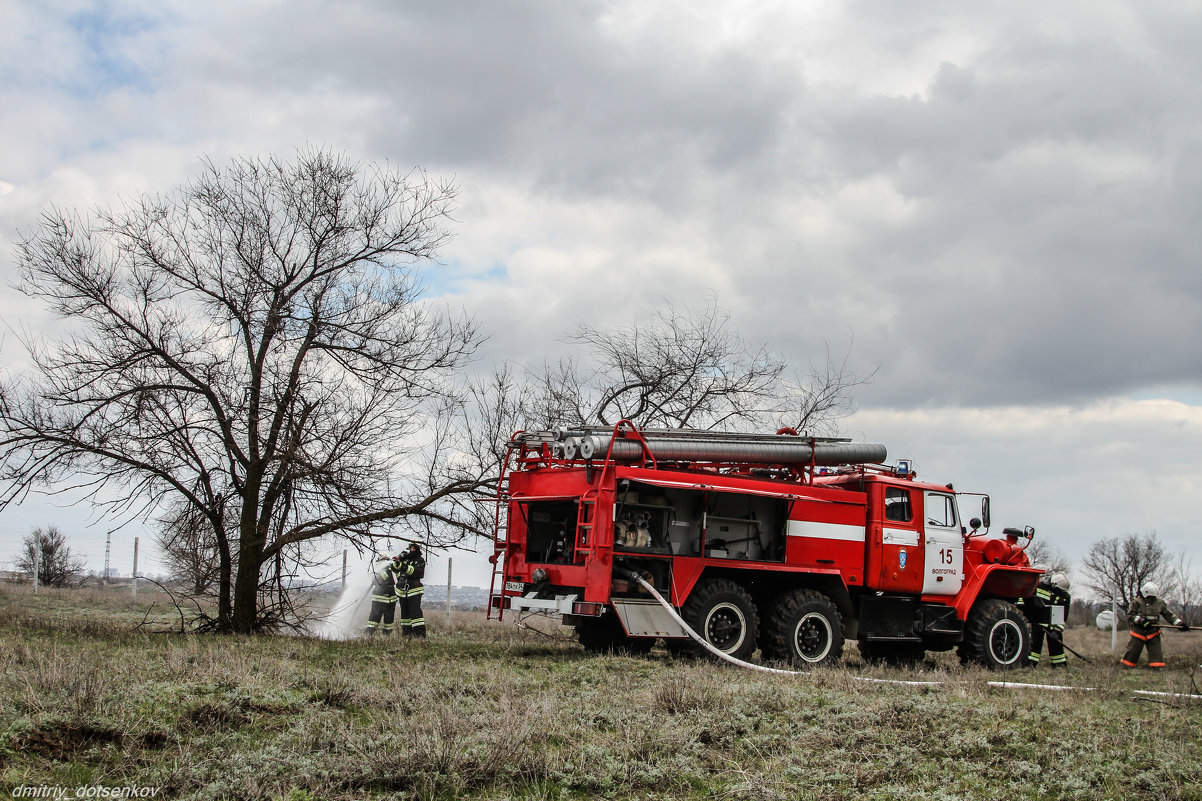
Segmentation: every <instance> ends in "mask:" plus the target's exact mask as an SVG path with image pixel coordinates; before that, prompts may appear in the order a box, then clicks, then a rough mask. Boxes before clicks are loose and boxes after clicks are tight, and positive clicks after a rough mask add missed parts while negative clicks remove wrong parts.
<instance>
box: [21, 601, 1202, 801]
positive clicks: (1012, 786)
mask: <svg viewBox="0 0 1202 801" xmlns="http://www.w3.org/2000/svg"><path fill="white" fill-rule="evenodd" d="M155 600H157V601H158V605H157V606H156V607H155V609H156V610H157V611H156V612H155V613H154V614H157V612H158V611H162V609H163V604H162V601H163V599H162V598H161V597H160V598H157V599H156V598H155V596H154V595H153V594H152V593H151V592H149V591H147V592H140V593H139V597H138V602H137V603H133V602H132V601H131V600H130V599H129V595H128V591H127V590H126V591H122V592H112V591H110V592H104V591H100V590H92V591H78V590H77V591H65V590H64V591H47V590H43V591H42V592H41V593H39V594H38V595H37V596H36V597H35V596H33V595H32V594H31V593H30V589H29V588H28V587H19V586H3V585H0V789H2V790H3V792H5V793H6V794H7V795H8V796H10V797H14V798H19V797H38V796H35V795H33V793H34V792H39V793H43V794H46V793H52V792H57V791H61V792H63V793H64V795H63V797H68V798H75V797H93V798H106V797H156V798H187V799H290V800H291V801H299V800H300V799H392V798H396V799H411V798H415V799H442V798H445V799H459V798H466V799H518V798H522V799H527V798H529V799H592V798H605V799H636V798H656V799H749V800H750V799H754V800H755V801H768V800H770V799H826V798H831V799H835V798H838V799H843V798H869V799H914V800H918V799H965V798H980V799H1008V800H1010V799H1049V798H1067V799H1089V801H1101V800H1102V799H1140V801H1148V800H1150V799H1202V700H1199V699H1195V698H1189V697H1186V695H1185V694H1188V693H1196V692H1197V685H1198V684H1199V683H1202V669H1200V668H1198V665H1199V663H1200V662H1202V634H1199V633H1193V632H1191V633H1188V634H1182V633H1179V632H1169V633H1168V634H1167V635H1166V638H1167V646H1168V652H1169V662H1170V666H1169V668H1168V669H1167V670H1165V671H1163V672H1160V673H1152V672H1149V671H1147V670H1138V671H1129V672H1120V671H1119V669H1118V668H1117V667H1116V664H1115V663H1116V661H1117V658H1116V657H1115V656H1114V655H1112V654H1111V653H1110V650H1109V646H1110V639H1109V635H1108V634H1102V633H1100V632H1097V631H1087V630H1070V632H1069V637H1068V641H1069V643H1070V645H1072V646H1073V647H1074V648H1075V649H1076V650H1078V651H1080V652H1081V653H1082V654H1084V655H1085V656H1086V657H1088V658H1090V659H1091V660H1092V664H1086V663H1084V662H1081V661H1077V660H1074V661H1073V662H1071V663H1070V665H1071V666H1070V668H1069V669H1068V670H1065V671H1059V672H1056V673H1053V672H1052V671H1051V670H1050V669H1048V668H1046V667H1044V668H1040V669H1038V670H1036V671H1024V672H1022V673H1018V674H1007V675H1006V676H1004V677H1003V676H999V675H997V674H990V673H987V672H984V671H981V670H978V669H975V668H971V669H969V668H962V667H960V665H959V664H958V663H957V661H956V659H955V657H954V655H952V654H939V655H937V656H936V657H934V658H932V659H930V660H928V661H927V662H926V663H925V664H923V665H921V666H919V667H916V668H913V669H906V670H903V669H892V668H880V667H869V666H866V665H864V664H862V663H861V661H860V660H859V658H858V656H857V654H856V650H855V647H854V646H849V647H848V649H847V652H846V655H845V659H844V663H843V665H842V666H840V667H838V668H831V669H823V670H817V671H814V672H811V673H807V674H805V675H801V676H777V675H769V674H764V673H757V672H752V671H746V670H741V669H738V668H735V667H732V666H728V665H724V664H715V663H711V662H708V661H701V660H689V659H676V658H673V657H671V656H669V655H668V654H667V653H666V652H661V651H660V650H659V649H657V650H656V651H654V652H653V653H652V654H651V655H650V656H648V657H645V658H637V657H636V658H631V657H621V656H610V657H595V656H588V655H586V654H585V653H584V651H583V650H582V649H581V648H580V647H579V646H577V645H576V644H575V643H574V642H573V641H571V640H570V639H567V638H566V637H565V636H564V630H560V629H558V628H555V627H551V626H546V625H543V626H542V628H543V629H545V633H538V632H537V631H533V630H530V629H524V628H519V627H517V626H514V625H513V624H512V623H508V624H506V625H500V624H496V623H486V622H485V621H484V620H483V615H482V614H471V615H469V614H466V613H461V614H457V616H456V617H455V618H454V620H453V626H452V627H451V628H450V629H448V628H447V627H446V625H445V617H444V615H443V614H441V613H436V614H431V615H429V620H430V624H431V632H430V634H431V636H430V638H429V639H428V640H426V641H424V642H414V641H405V640H401V639H400V638H392V639H384V638H381V639H378V640H363V639H360V640H352V641H348V642H333V641H324V640H318V639H311V638H301V637H261V638H221V637H211V636H196V635H191V636H185V635H179V634H164V633H154V632H152V631H149V630H148V629H149V628H150V627H149V626H146V625H143V626H141V627H138V624H139V623H140V622H141V621H142V620H143V619H144V617H145V614H146V611H147V609H148V608H149V607H150V605H151V603H152V602H154V601H155ZM152 616H153V615H152ZM160 622H167V619H166V618H163V619H162V620H161V621H160ZM1121 645H1122V642H1121V641H1120V647H1121ZM999 678H1005V679H1007V680H1014V681H1018V682H1024V683H1052V682H1055V683H1062V684H1071V685H1073V686H1076V687H1090V688H1095V689H1091V690H1075V691H1074V690H1068V691H1065V690H1038V689H1029V688H1028V689H1024V688H1000V687H994V686H990V684H989V682H991V681H995V680H998V679H999ZM865 679H878V680H886V681H877V682H874V681H865ZM889 681H923V682H937V684H934V685H924V686H911V685H904V684H896V683H887V682H889ZM1141 690H1142V691H1152V692H1157V693H1164V695H1138V694H1136V691H1141ZM152 793H153V795H152ZM42 797H45V796H44V795H43V796H42Z"/></svg>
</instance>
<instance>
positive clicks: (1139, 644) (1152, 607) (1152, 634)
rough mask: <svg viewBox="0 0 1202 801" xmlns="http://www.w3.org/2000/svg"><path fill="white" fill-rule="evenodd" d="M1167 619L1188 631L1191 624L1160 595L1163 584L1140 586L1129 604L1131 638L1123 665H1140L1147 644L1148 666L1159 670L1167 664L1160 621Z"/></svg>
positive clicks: (1128, 617) (1128, 615)
mask: <svg viewBox="0 0 1202 801" xmlns="http://www.w3.org/2000/svg"><path fill="white" fill-rule="evenodd" d="M1162 617H1163V618H1164V619H1165V620H1167V621H1168V622H1169V623H1172V624H1173V625H1174V626H1176V627H1177V628H1179V629H1181V630H1182V631H1189V624H1188V623H1186V622H1184V621H1183V620H1182V619H1181V618H1179V617H1177V616H1176V615H1175V614H1173V613H1172V612H1171V611H1169V607H1168V605H1167V604H1165V602H1164V599H1163V598H1161V597H1160V587H1158V586H1157V585H1156V583H1155V582H1152V581H1149V582H1148V583H1147V584H1144V586H1142V587H1140V588H1139V595H1137V596H1136V597H1135V600H1133V601H1132V602H1131V605H1130V606H1128V607H1127V620H1128V622H1130V623H1131V639H1130V640H1129V641H1128V642H1127V651H1126V652H1125V653H1124V654H1123V658H1122V660H1121V664H1122V666H1123V667H1128V668H1133V667H1135V666H1136V665H1138V664H1139V654H1140V652H1141V651H1143V649H1144V647H1145V646H1146V647H1147V649H1148V667H1150V668H1152V669H1153V670H1158V669H1160V668H1163V667H1164V644H1163V643H1162V642H1161V635H1160V626H1159V625H1158V624H1157V621H1158V620H1160V618H1162Z"/></svg>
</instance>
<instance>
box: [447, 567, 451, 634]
mask: <svg viewBox="0 0 1202 801" xmlns="http://www.w3.org/2000/svg"><path fill="white" fill-rule="evenodd" d="M451 561H452V560H451V557H449V556H448V557H447V631H450V629H451Z"/></svg>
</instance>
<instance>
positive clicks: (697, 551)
mask: <svg viewBox="0 0 1202 801" xmlns="http://www.w3.org/2000/svg"><path fill="white" fill-rule="evenodd" d="M509 448H510V450H509V462H508V463H507V465H506V468H505V470H504V472H503V474H502V476H501V483H500V491H499V494H498V507H497V533H496V538H495V553H494V556H493V563H494V566H495V572H494V575H493V584H492V587H491V588H490V604H489V614H490V615H493V614H495V615H496V616H498V617H502V616H504V615H505V614H506V613H511V614H513V613H522V614H525V613H539V614H546V615H553V616H558V617H560V618H561V620H562V622H563V623H564V624H565V625H570V626H574V627H575V630H576V633H577V636H578V637H579V640H580V642H581V643H582V644H583V645H584V646H585V648H587V649H589V650H591V651H612V650H620V651H630V652H643V651H648V650H650V649H651V647H652V646H653V645H654V644H655V642H656V641H657V640H661V639H662V640H663V642H664V643H665V645H667V647H668V648H669V649H699V648H700V647H701V646H700V644H699V643H698V642H694V641H693V639H691V638H690V636H689V634H688V633H687V631H686V629H685V628H684V627H683V626H681V625H680V621H681V620H682V621H683V622H685V623H687V625H688V627H689V628H691V629H693V631H694V632H696V633H697V634H698V635H699V637H701V638H704V640H705V641H706V642H707V643H708V644H709V645H710V646H711V647H712V648H716V649H717V650H719V651H721V652H722V653H724V654H727V655H729V656H732V657H734V658H737V659H747V658H748V657H749V656H751V655H752V653H753V652H754V651H756V649H759V651H760V652H761V654H762V656H763V657H764V658H766V659H769V660H784V661H787V662H791V663H793V664H795V665H814V664H820V663H824V662H829V661H833V660H836V659H838V658H839V657H840V656H841V654H842V651H843V646H844V642H845V640H848V639H851V640H855V641H857V642H858V645H859V650H860V653H861V655H863V656H864V657H865V658H867V659H882V660H888V661H910V660H914V659H917V658H919V657H921V656H922V654H923V653H924V652H925V651H943V650H950V649H952V648H958V649H959V654H960V658H961V660H962V661H964V662H977V663H980V664H983V665H985V666H987V667H990V668H994V669H1005V668H1010V667H1015V666H1019V665H1022V664H1023V663H1024V662H1025V661H1026V656H1027V652H1028V650H1029V647H1030V640H1031V629H1030V623H1029V622H1028V621H1027V618H1026V617H1024V615H1023V613H1022V611H1021V610H1020V609H1019V608H1018V606H1017V605H1016V603H1017V602H1018V601H1019V600H1020V599H1022V598H1024V597H1027V596H1029V595H1031V593H1032V592H1033V591H1034V589H1035V586H1036V584H1037V583H1038V581H1039V577H1040V575H1041V572H1042V571H1040V570H1037V569H1035V568H1032V567H1031V565H1030V562H1029V561H1028V559H1027V556H1026V554H1025V553H1024V551H1025V546H1026V544H1028V543H1029V541H1030V538H1031V537H1032V536H1033V535H1034V530H1033V529H1031V528H1030V527H1027V528H1026V529H1023V530H1019V529H1005V530H1004V532H1003V534H1004V536H1003V537H1002V538H997V537H990V536H989V534H988V530H989V497H988V496H987V495H983V494H980V493H959V492H957V491H956V490H955V489H953V487H952V485H951V484H933V483H927V482H923V481H919V480H918V478H917V476H916V474H915V472H914V471H913V470H912V469H911V466H910V464H909V463H907V462H906V461H905V460H903V461H900V462H899V463H898V464H897V465H893V466H887V465H885V464H884V461H885V458H886V451H885V448H884V446H881V445H866V444H860V443H852V442H850V441H848V440H845V439H833V438H815V437H808V436H798V435H796V433H795V432H792V431H790V430H783V431H781V432H778V433H777V434H775V435H755V434H751V435H747V434H727V433H712V432H701V431H684V430H654V431H652V430H645V431H640V430H638V429H637V428H636V427H635V426H633V425H631V424H630V423H629V422H626V421H623V422H621V423H619V424H618V425H617V426H615V427H614V428H613V429H608V428H605V429H599V428H579V429H574V430H567V429H563V428H561V429H559V430H557V431H549V432H519V433H518V434H515V435H514V437H513V440H512V441H511V442H510V444H509ZM968 495H972V496H975V498H977V499H979V500H980V503H981V516H980V519H977V518H974V519H973V520H972V521H971V522H970V523H969V525H968V526H965V525H964V524H963V523H962V521H961V517H960V510H959V500H960V498H961V497H964V496H968ZM974 502H975V501H974ZM1023 540H1025V541H1026V542H1023ZM639 579H642V581H645V582H646V584H647V585H650V586H651V587H653V588H654V589H655V590H656V591H657V592H658V593H659V594H660V595H662V596H663V597H664V598H665V599H666V600H667V601H668V602H669V603H670V605H671V607H673V609H674V610H677V611H678V617H679V618H680V620H677V619H676V618H677V616H676V615H673V614H671V613H670V612H669V611H668V610H666V609H665V608H664V607H663V606H661V604H660V603H659V602H658V601H657V600H656V599H654V598H653V597H651V595H650V593H649V592H648V591H647V589H646V588H645V586H644V584H643V583H642V582H640V580H639Z"/></svg>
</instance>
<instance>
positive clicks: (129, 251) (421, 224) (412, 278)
mask: <svg viewBox="0 0 1202 801" xmlns="http://www.w3.org/2000/svg"><path fill="white" fill-rule="evenodd" d="M455 196H456V190H455V188H454V187H453V186H449V185H446V184H442V183H437V182H433V181H431V180H429V179H428V178H427V177H426V176H425V174H423V173H421V172H420V171H413V172H408V173H404V172H398V171H395V170H393V169H391V168H388V167H381V166H376V165H372V166H365V165H362V164H358V163H354V162H351V161H349V160H347V159H346V158H345V157H342V156H338V155H335V154H332V153H329V152H326V151H321V150H309V151H302V152H299V153H298V154H297V155H296V157H295V159H294V160H292V161H285V160H281V159H278V158H269V159H266V160H264V159H255V158H240V159H235V160H233V161H232V162H231V163H230V164H228V165H226V166H218V165H216V164H214V163H212V162H210V161H206V162H205V163H204V169H203V171H202V173H201V174H200V175H199V177H197V178H196V179H194V180H192V181H191V182H189V183H187V184H185V185H183V186H182V187H181V188H179V189H178V190H176V191H175V192H174V193H172V194H170V195H167V196H162V197H158V196H153V197H152V196H147V197H143V198H141V199H139V200H137V201H134V202H132V203H128V204H125V205H123V206H120V207H117V208H98V209H96V210H95V211H94V212H93V213H92V214H91V215H90V216H87V217H84V216H80V215H77V214H73V213H67V212H62V211H59V210H57V209H51V210H48V211H46V212H44V213H43V215H42V220H41V224H40V226H39V227H38V228H37V229H36V230H35V231H33V232H32V233H31V234H29V235H27V236H25V237H24V238H23V239H22V241H20V242H19V243H18V245H17V246H16V256H17V261H18V267H19V271H20V276H21V289H22V290H23V291H24V292H25V293H26V294H27V295H29V296H30V297H31V298H35V299H39V300H41V301H44V302H45V303H46V304H47V305H48V306H49V308H50V309H51V310H53V311H54V312H55V313H57V314H58V315H59V316H60V317H61V318H62V319H63V320H64V321H65V327H67V328H69V329H70V333H64V334H63V335H62V336H60V337H59V338H58V339H57V340H55V341H52V342H49V343H41V342H36V341H32V340H28V341H26V342H25V344H26V346H27V347H28V349H29V351H30V355H31V358H32V362H33V364H34V368H33V370H32V371H31V373H32V374H31V375H29V376H27V377H25V378H22V379H18V380H16V381H12V382H6V383H3V384H0V452H3V454H4V455H3V456H2V457H0V460H2V462H0V480H2V481H3V482H4V489H3V493H2V494H0V508H2V507H3V506H4V505H6V504H8V503H11V502H13V501H14V500H18V499H20V498H21V497H23V496H24V495H25V494H26V493H28V492H29V491H31V489H39V488H42V487H46V486H55V485H63V484H66V485H72V486H76V487H84V488H86V489H87V490H88V491H89V499H90V500H91V501H92V502H94V503H97V504H100V505H101V506H102V508H104V509H105V510H106V511H107V512H109V513H112V514H116V515H129V516H133V515H140V516H148V515H158V514H161V513H162V511H163V509H164V508H165V504H166V503H167V502H168V501H170V502H171V503H172V504H174V506H172V507H171V509H172V512H173V514H174V515H176V516H177V517H178V518H180V519H182V518H183V517H184V516H190V517H191V519H192V520H193V522H198V521H200V520H203V521H204V522H205V524H206V525H207V526H208V528H209V531H210V532H211V535H212V538H213V541H214V543H215V547H216V550H217V553H218V561H219V570H218V576H217V587H218V590H217V596H218V604H217V610H216V613H215V617H214V619H213V621H212V624H213V627H214V628H215V629H217V630H220V631H232V632H250V631H254V630H257V629H259V628H262V627H263V626H264V625H265V624H266V623H268V622H270V621H269V618H271V616H264V615H263V614H261V612H262V610H261V608H260V600H261V589H262V587H263V584H264V574H265V571H268V570H271V571H274V572H275V573H277V574H280V573H282V571H276V570H275V569H274V568H275V565H276V562H277V560H276V557H277V555H279V554H282V553H284V554H286V553H289V552H291V551H293V550H295V549H296V548H298V546H299V545H300V544H301V543H305V542H308V541H311V540H314V539H316V538H320V537H324V536H327V535H340V536H344V537H348V538H350V539H351V541H352V542H354V543H356V544H358V545H360V546H361V547H372V545H373V539H374V537H377V536H381V535H384V536H401V535H402V534H405V533H407V532H409V533H412V529H413V528H416V530H417V532H419V533H420V534H421V535H423V536H425V535H426V534H429V533H430V529H428V528H426V527H425V525H424V523H425V522H427V521H432V522H434V523H436V524H437V525H438V528H437V532H436V533H437V536H438V537H440V538H442V541H444V542H445V541H454V540H456V539H457V538H459V537H461V536H463V534H464V532H474V531H478V530H479V528H478V517H477V516H473V515H470V514H467V515H465V514H464V509H465V508H467V507H466V506H465V505H462V504H458V503H456V499H457V498H459V497H460V496H464V495H472V494H474V493H475V492H477V491H478V490H479V488H480V487H481V486H482V485H483V484H484V483H485V482H486V481H487V480H488V479H489V478H491V476H492V475H493V470H492V467H491V466H490V465H481V464H478V463H474V462H472V461H471V460H469V459H464V458H461V456H460V454H462V453H463V452H464V451H463V450H462V449H460V448H456V447H454V443H452V442H451V441H450V440H451V439H452V438H454V437H455V436H457V432H458V429H457V427H455V426H452V425H450V424H449V423H448V420H449V419H450V418H451V417H452V416H453V415H456V414H460V413H461V412H462V404H461V401H462V399H461V397H460V393H461V387H460V386H459V382H458V374H459V371H460V370H461V368H462V366H463V365H464V364H465V363H466V361H467V360H468V359H469V358H470V357H471V355H472V354H473V352H474V350H475V349H476V347H477V346H478V344H479V340H480V338H479V336H478V334H477V331H476V327H475V325H474V324H473V323H472V322H471V321H470V320H464V319H460V318H457V317H455V316H452V315H449V314H443V313H439V312H438V311H437V310H435V309H433V308H431V307H430V306H428V305H426V304H425V303H423V302H422V299H421V284H420V281H419V274H418V268H419V265H421V264H422V263H428V262H430V261H431V260H432V259H433V258H434V257H435V255H436V253H437V251H438V249H439V247H440V246H441V245H442V244H443V243H444V242H445V241H446V240H447V238H448V237H449V235H450V234H449V231H448V229H447V227H446V223H447V220H448V214H449V212H450V210H451V208H452V206H453V204H454V200H455ZM185 509H186V510H187V511H186V512H185V511H184V510H185Z"/></svg>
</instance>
